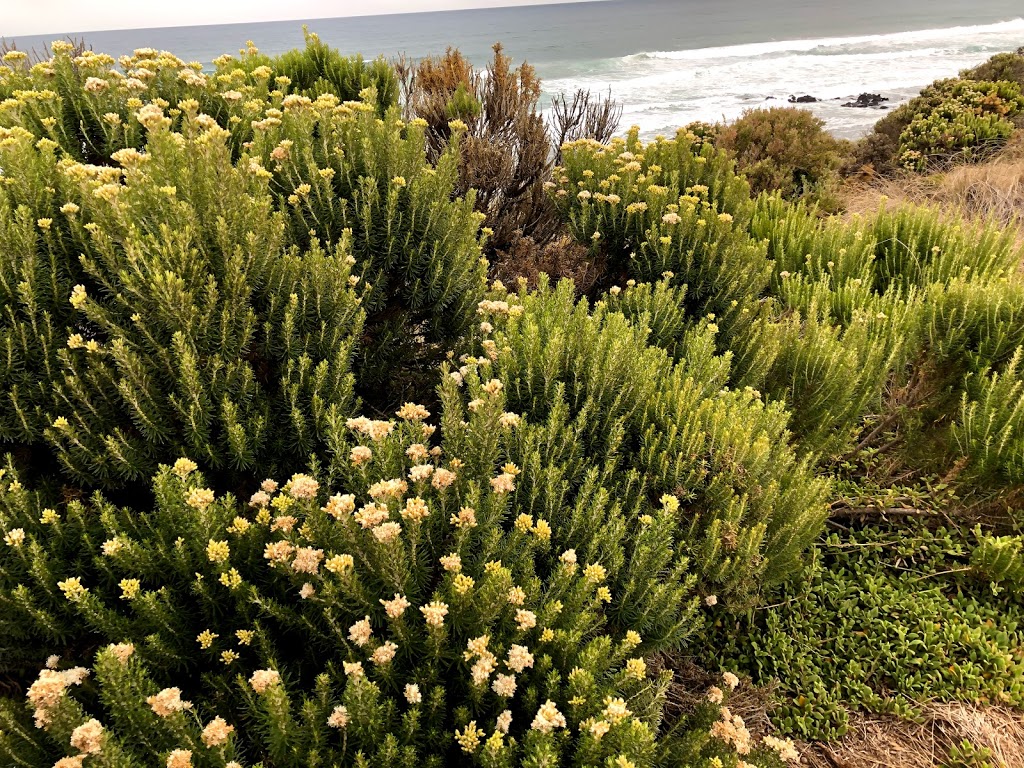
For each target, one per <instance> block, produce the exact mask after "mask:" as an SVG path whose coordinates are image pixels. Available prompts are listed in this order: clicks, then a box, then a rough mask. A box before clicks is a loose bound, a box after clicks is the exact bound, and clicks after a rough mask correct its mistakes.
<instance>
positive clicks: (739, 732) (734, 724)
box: [711, 707, 750, 755]
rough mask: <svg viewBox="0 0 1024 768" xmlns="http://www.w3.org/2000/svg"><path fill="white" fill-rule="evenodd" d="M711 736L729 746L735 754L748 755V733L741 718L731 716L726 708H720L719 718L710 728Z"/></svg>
mask: <svg viewBox="0 0 1024 768" xmlns="http://www.w3.org/2000/svg"><path fill="white" fill-rule="evenodd" d="M711 735H712V736H714V737H715V738H716V739H721V740H722V741H724V742H725V743H726V744H731V745H732V747H733V748H734V749H735V750H736V752H737V754H740V755H748V754H750V731H748V730H747V728H746V725H745V724H744V722H743V718H742V717H740V716H739V715H733V714H732V713H731V712H730V711H729V708H728V707H722V711H721V717H720V719H719V720H716V721H715V722H714V724H713V725H712V726H711Z"/></svg>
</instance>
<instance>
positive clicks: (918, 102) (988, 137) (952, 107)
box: [857, 73, 1024, 173]
mask: <svg viewBox="0 0 1024 768" xmlns="http://www.w3.org/2000/svg"><path fill="white" fill-rule="evenodd" d="M964 74H965V75H970V73H964ZM1021 88H1022V86H1021V84H1019V83H1016V82H1012V81H1008V80H1002V79H993V80H988V79H976V78H970V77H966V78H965V77H963V76H962V77H961V78H953V79H948V80H936V81H935V82H934V83H932V84H931V85H929V86H928V87H927V88H924V89H923V90H922V91H921V94H920V95H919V96H917V97H915V98H913V99H911V100H910V102H908V103H907V104H904V105H903V106H901V107H899V108H898V109H895V110H893V111H892V112H891V113H889V114H888V115H887V116H886V117H884V118H883V119H882V120H880V121H879V122H878V123H877V124H876V125H875V129H874V133H872V134H871V135H870V136H868V137H866V139H864V140H862V141H861V143H860V145H859V147H858V148H857V156H858V159H859V161H860V162H861V163H871V164H873V165H874V166H875V170H877V171H879V172H882V173H888V172H890V171H892V170H895V169H896V168H904V169H908V170H913V171H923V170H926V169H927V168H928V167H929V166H931V165H933V164H934V163H935V162H936V161H948V160H950V159H953V158H963V159H977V158H980V157H985V156H986V153H989V152H991V151H992V150H994V149H997V148H998V147H999V146H1001V145H1002V144H1003V143H1004V142H1005V141H1006V139H1007V138H1008V137H1009V136H1010V134H1011V133H1012V132H1013V130H1014V123H1013V120H1014V119H1015V118H1016V117H1017V116H1018V115H1020V114H1021V113H1022V112H1024V96H1022V95H1021Z"/></svg>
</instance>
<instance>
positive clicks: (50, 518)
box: [39, 509, 60, 525]
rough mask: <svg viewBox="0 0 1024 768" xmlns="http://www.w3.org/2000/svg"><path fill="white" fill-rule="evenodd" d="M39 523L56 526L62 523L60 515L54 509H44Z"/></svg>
mask: <svg viewBox="0 0 1024 768" xmlns="http://www.w3.org/2000/svg"><path fill="white" fill-rule="evenodd" d="M39 522H40V523H42V524H43V525H56V524H57V523H59V522H60V515H59V514H57V511H56V510H54V509H44V510H43V514H42V515H40V516H39Z"/></svg>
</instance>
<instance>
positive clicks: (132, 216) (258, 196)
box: [0, 102, 363, 488]
mask: <svg viewBox="0 0 1024 768" xmlns="http://www.w3.org/2000/svg"><path fill="white" fill-rule="evenodd" d="M182 109H183V116H182V117H181V128H182V130H181V132H172V131H170V130H169V129H168V128H167V127H166V125H165V123H166V122H168V120H167V118H164V117H163V115H162V112H161V111H160V109H159V108H157V107H155V106H154V107H151V108H150V110H148V111H147V110H141V111H140V112H139V119H140V120H141V121H143V122H145V123H146V124H147V126H148V128H147V133H148V141H147V144H146V152H145V153H144V154H143V153H140V152H138V151H136V150H133V149H125V150H121V151H119V152H118V153H116V154H115V158H114V159H115V160H116V161H117V162H118V163H119V164H120V166H121V167H99V166H92V165H84V164H81V163H77V162H75V161H73V160H71V159H69V158H62V157H60V155H59V154H58V147H57V146H56V145H55V143H54V142H53V141H50V140H48V139H38V137H36V136H33V135H32V134H30V133H28V132H27V131H25V130H24V129H23V128H13V129H0V131H2V134H3V136H4V138H3V141H2V142H0V144H2V146H0V165H2V166H3V168H4V174H5V180H7V183H6V184H4V185H3V188H2V191H0V254H3V255H2V256H0V276H2V277H0V297H2V303H3V307H4V309H3V322H2V325H0V344H2V346H3V349H4V355H3V363H2V365H0V388H2V389H3V391H4V405H3V408H2V409H0V429H2V432H0V438H2V440H3V441H4V442H6V443H11V442H12V441H13V443H14V444H15V445H16V446H24V447H26V448H29V449H32V450H36V451H38V450H40V449H43V447H44V446H45V450H44V454H49V455H51V456H52V457H53V458H54V459H56V460H57V462H59V465H60V466H61V468H62V469H63V470H64V472H65V473H66V474H67V475H68V476H69V477H70V478H72V479H73V480H74V481H75V483H76V484H78V485H80V486H81V487H84V488H95V487H98V486H106V487H117V486H121V485H124V484H126V483H129V482H135V481H139V480H142V479H145V478H147V477H148V476H149V475H150V473H151V472H153V471H155V469H156V466H157V464H159V463H161V462H167V461H169V460H170V459H172V458H173V457H175V456H177V455H180V454H181V453H189V454H190V455H193V456H195V457H196V458H197V459H201V460H202V461H203V462H204V463H205V464H206V465H207V466H209V467H210V469H211V470H212V471H215V472H216V473H218V478H219V480H220V481H221V482H233V479H232V478H236V479H237V478H240V477H244V476H246V475H248V474H250V473H252V472H254V471H255V468H256V467H257V466H261V467H263V468H267V469H273V470H274V471H287V470H289V469H290V468H293V467H294V466H295V465H296V464H297V463H298V464H304V463H305V462H306V461H308V458H309V456H310V454H312V453H316V452H322V451H324V450H325V449H326V447H327V439H328V438H327V436H328V434H329V433H330V431H331V429H332V428H333V427H336V426H337V425H338V424H339V423H341V422H343V421H344V419H345V417H347V416H348V415H350V411H351V409H352V407H353V406H354V395H353V375H352V372H351V366H350V361H351V358H352V355H353V347H354V344H355V341H356V339H357V338H358V337H359V335H360V333H361V328H362V319H363V315H362V310H361V309H360V307H359V299H358V297H357V295H356V293H355V291H354V290H353V289H352V288H351V286H350V269H351V264H352V263H353V260H352V258H351V256H350V255H349V253H348V246H347V243H345V242H339V243H337V244H336V245H335V246H332V247H331V248H329V249H328V248H323V247H321V246H319V245H318V244H314V245H313V246H312V247H310V248H309V249H307V250H304V251H300V250H299V249H297V248H296V247H294V246H289V245H288V243H287V240H286V238H285V222H284V220H283V218H282V217H281V216H280V215H279V214H275V213H273V210H272V205H271V197H270V192H269V190H268V185H267V182H266V180H265V179H264V178H261V177H260V176H259V175H256V174H253V173H251V172H249V171H248V170H246V169H243V168H237V167H235V166H234V165H232V162H231V151H230V147H229V145H228V142H227V140H226V139H227V136H226V131H224V130H223V129H221V128H219V127H217V126H216V125H212V126H211V125H209V124H208V123H205V122H204V121H203V119H202V116H201V115H199V114H197V112H196V106H195V104H194V102H193V103H192V104H191V105H183V106H182ZM34 461H39V462H40V463H39V467H40V468H42V467H43V466H46V465H47V461H46V460H44V459H43V458H42V456H38V455H37V457H36V459H34ZM51 463H52V462H51Z"/></svg>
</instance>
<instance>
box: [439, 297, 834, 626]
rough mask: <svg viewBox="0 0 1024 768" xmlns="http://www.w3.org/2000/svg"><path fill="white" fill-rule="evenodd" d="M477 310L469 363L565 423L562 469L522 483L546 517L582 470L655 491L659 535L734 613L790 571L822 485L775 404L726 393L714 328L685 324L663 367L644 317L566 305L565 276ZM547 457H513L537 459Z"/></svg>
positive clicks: (534, 413)
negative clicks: (482, 320)
mask: <svg viewBox="0 0 1024 768" xmlns="http://www.w3.org/2000/svg"><path fill="white" fill-rule="evenodd" d="M625 296H626V299H625V300H628V297H629V293H628V292H627V293H626V294H625ZM499 297H500V298H499ZM517 306H521V307H522V309H521V310H519V311H515V310H514V309H513V308H514V307H517ZM481 307H482V308H483V309H484V310H485V311H486V317H487V325H486V326H485V329H487V330H488V334H491V333H493V335H492V336H491V338H489V339H485V340H484V341H483V342H482V344H483V347H484V355H483V356H482V358H483V360H482V361H481V360H480V359H479V358H476V360H477V363H478V364H479V363H481V362H485V363H486V364H487V365H489V366H490V367H492V368H493V370H494V371H495V373H496V375H497V376H498V377H499V378H500V379H502V380H503V381H504V382H506V392H507V396H508V399H509V403H510V405H511V406H512V409H513V410H516V411H522V412H523V413H526V414H528V416H529V419H530V420H531V421H537V420H540V419H553V420H557V422H558V423H559V424H560V425H561V426H560V428H559V432H558V438H557V445H558V454H560V455H561V458H560V459H559V461H560V463H562V464H563V465H564V469H563V470H562V472H561V473H559V475H557V476H554V477H552V478H550V479H549V480H547V481H546V482H544V483H542V484H538V485H537V487H532V486H531V485H530V484H527V483H526V482H524V483H522V484H521V490H520V491H519V492H520V493H528V494H529V498H531V499H532V500H533V501H532V502H531V503H532V504H535V505H539V506H541V507H542V508H546V509H549V510H551V513H550V514H554V513H555V512H554V510H557V509H559V508H560V507H564V506H565V504H566V503H567V501H568V500H567V499H566V492H567V490H568V489H571V488H573V487H577V486H581V487H582V488H587V486H588V484H590V483H592V482H594V480H593V479H592V475H595V476H596V477H598V478H607V479H606V480H604V481H603V482H606V483H609V484H610V487H613V488H619V489H621V490H620V491H619V493H620V494H621V497H622V498H623V499H624V500H629V501H628V502H626V503H628V504H629V505H630V506H631V507H632V505H634V504H637V503H639V499H641V498H644V497H646V498H652V499H660V500H661V503H662V504H664V505H665V508H666V509H667V510H669V511H670V512H671V513H672V516H673V517H674V519H675V528H674V530H672V531H671V533H669V532H668V531H666V535H671V536H672V537H673V541H674V542H678V546H679V547H680V548H681V549H682V550H683V551H685V552H687V553H689V554H690V555H691V559H692V562H693V565H694V567H695V568H696V569H697V572H698V573H699V574H700V575H701V581H700V588H701V591H702V592H703V593H704V594H705V596H708V597H710V596H714V597H715V599H716V601H717V598H719V597H721V598H722V601H723V605H728V606H729V607H730V608H732V609H737V608H741V607H742V606H744V605H746V604H748V603H749V602H750V601H753V600H756V597H757V594H758V592H759V591H760V590H761V589H762V588H764V587H765V586H767V585H768V584H772V583H775V582H776V581H779V580H781V579H783V578H785V577H786V576H787V575H788V574H789V573H791V572H792V570H793V569H794V568H796V567H798V563H799V562H800V553H801V552H802V551H803V550H804V549H805V548H806V546H807V545H808V544H809V543H810V542H811V541H812V540H813V538H814V537H815V536H816V535H817V532H818V531H819V530H820V526H821V523H822V520H823V516H824V509H823V506H822V499H823V497H824V495H825V493H826V489H827V484H826V483H825V482H824V481H822V480H819V479H816V478H815V477H814V476H813V474H812V472H811V470H810V466H809V464H808V463H807V462H806V461H801V460H798V459H797V458H796V456H795V455H794V452H793V450H792V448H791V447H790V446H789V444H788V433H787V432H786V413H785V411H784V410H783V409H782V408H781V406H780V404H778V403H769V404H766V403H764V402H762V400H761V398H760V396H759V395H758V394H757V393H756V392H754V391H752V390H749V389H746V390H737V391H731V390H729V389H728V388H727V387H725V384H726V382H727V377H728V373H729V359H728V357H727V356H720V355H717V354H716V352H715V336H716V333H717V330H716V328H715V327H714V325H713V324H708V323H705V324H703V325H699V326H697V327H695V328H693V329H690V330H688V331H687V332H685V333H684V334H683V335H682V336H681V337H680V339H679V346H678V348H677V350H676V355H677V357H679V358H680V361H679V362H678V363H673V361H672V358H670V357H669V356H668V355H667V354H666V352H665V351H664V350H662V349H659V348H657V347H648V346H645V339H646V336H647V333H646V330H645V329H644V328H643V326H642V325H641V326H640V327H638V326H637V325H633V324H631V323H629V322H628V321H627V320H626V318H625V317H624V316H623V315H622V314H620V313H618V312H615V311H613V310H611V309H610V308H609V306H608V305H606V304H604V303H600V304H598V305H596V306H595V307H593V308H592V309H591V308H590V307H588V306H587V303H586V302H585V301H584V302H580V303H575V302H574V300H573V295H572V287H571V285H569V284H568V283H565V282H563V283H562V284H560V285H559V286H558V287H557V289H554V290H552V289H550V288H548V287H547V286H546V285H544V284H542V285H541V287H540V289H539V290H538V291H537V292H535V293H529V294H528V293H526V292H525V291H522V292H521V293H520V294H518V295H515V296H513V295H506V294H504V293H503V292H502V291H501V290H499V291H498V292H497V293H496V294H495V296H494V298H491V299H488V300H487V301H486V302H485V303H484V304H482V305H481ZM644 318H645V322H646V315H645V316H644ZM492 326H493V327H492ZM491 359H493V363H490V362H489V361H490V360H491ZM456 373H458V372H456ZM460 375H461V374H460ZM549 440H550V441H552V442H550V443H548V444H550V445H555V444H556V442H555V438H554V436H553V435H552V436H551V437H550V438H549ZM545 442H547V441H545ZM550 450H552V449H547V451H550ZM547 451H545V452H544V453H541V454H540V456H531V455H529V454H525V455H523V454H518V456H521V458H519V459H518V461H519V462H520V463H521V465H522V466H538V465H541V464H542V461H543V460H542V457H543V456H545V455H548V454H547ZM558 454H555V455H558ZM513 455H517V454H513ZM570 498H571V497H570ZM599 526H600V523H599V522H598V521H595V522H594V524H593V527H592V528H591V529H590V530H591V533H589V534H587V535H593V531H594V530H596V528H597V527H599ZM652 567H653V566H652ZM661 632H663V630H659V632H658V634H660V633H661ZM649 633H650V630H647V629H645V630H644V634H645V635H646V634H649Z"/></svg>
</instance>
